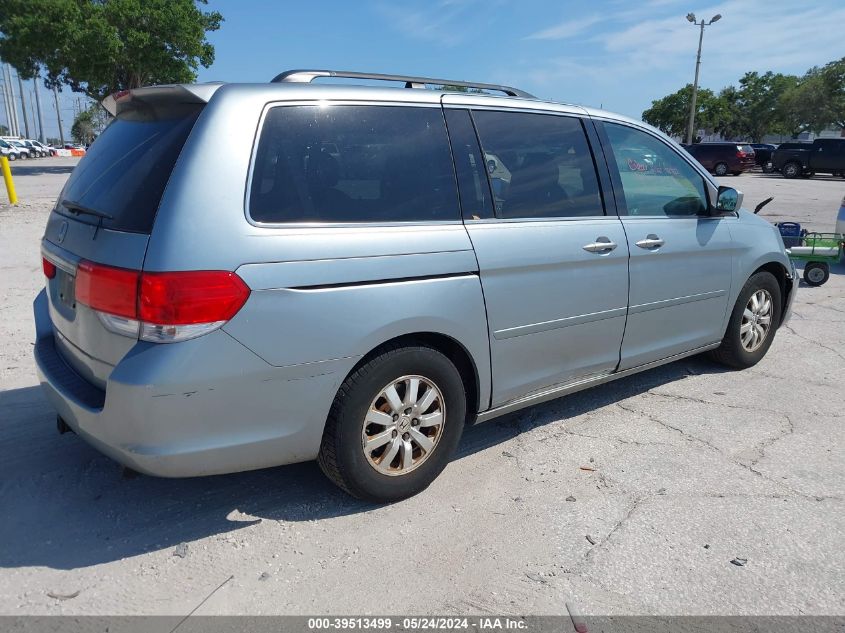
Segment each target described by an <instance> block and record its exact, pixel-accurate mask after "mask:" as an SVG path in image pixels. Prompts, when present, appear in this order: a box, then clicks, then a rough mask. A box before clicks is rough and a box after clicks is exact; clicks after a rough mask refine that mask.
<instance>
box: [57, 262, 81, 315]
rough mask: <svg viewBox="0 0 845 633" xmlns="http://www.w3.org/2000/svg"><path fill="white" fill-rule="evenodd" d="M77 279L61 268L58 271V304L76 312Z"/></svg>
mask: <svg viewBox="0 0 845 633" xmlns="http://www.w3.org/2000/svg"><path fill="white" fill-rule="evenodd" d="M75 286H76V277H74V276H73V275H71V274H70V273H68V272H65V271H64V270H62V269H61V268H59V269H57V270H56V299H57V301H56V303H58V304H59V305H61V306H62V307H63V308H65V309H67V310H72V311H76V294H75V291H74V288H75Z"/></svg>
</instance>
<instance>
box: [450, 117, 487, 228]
mask: <svg viewBox="0 0 845 633" xmlns="http://www.w3.org/2000/svg"><path fill="white" fill-rule="evenodd" d="M446 125H447V126H448V127H449V139H450V141H451V143H452V158H453V159H454V161H455V170H456V172H457V174H458V189H459V190H460V194H461V208H462V210H463V214H464V219H465V220H482V219H486V218H490V217H492V216H493V204H492V200H491V197H490V187H489V185H488V183H487V176H486V175H485V169H486V167H485V165H484V159H482V157H481V151H480V148H479V146H478V138H477V137H476V135H475V129H474V128H473V125H472V119H471V118H470V114H469V110H456V109H447V110H446Z"/></svg>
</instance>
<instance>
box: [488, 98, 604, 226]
mask: <svg viewBox="0 0 845 633" xmlns="http://www.w3.org/2000/svg"><path fill="white" fill-rule="evenodd" d="M472 117H473V119H474V120H475V125H476V129H477V130H478V136H479V137H480V140H481V145H482V148H483V150H484V163H485V166H486V168H487V175H488V177H489V179H490V186H491V189H492V192H493V198H494V201H495V207H496V214H497V215H498V216H499V217H503V218H556V217H558V218H568V217H585V216H596V215H604V206H603V205H602V199H601V194H600V190H599V184H598V179H597V177H596V168H595V164H594V163H593V155H592V153H591V151H590V146H589V143H588V142H587V136H586V134H585V133H584V128H583V125H582V124H581V121H580V120H579V119H577V118H575V117H567V116H558V115H550V114H527V113H523V112H497V111H491V110H477V111H473V113H472Z"/></svg>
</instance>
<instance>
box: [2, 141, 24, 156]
mask: <svg viewBox="0 0 845 633" xmlns="http://www.w3.org/2000/svg"><path fill="white" fill-rule="evenodd" d="M0 155H2V156H5V157H6V158H8V159H9V160H17V159H18V158H20V150H19V149H18V148H17V147H15V146H14V145H12V144H11V143H9V142H8V141H5V140H3V139H2V138H0Z"/></svg>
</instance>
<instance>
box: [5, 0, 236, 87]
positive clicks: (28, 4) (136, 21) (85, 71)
mask: <svg viewBox="0 0 845 633" xmlns="http://www.w3.org/2000/svg"><path fill="white" fill-rule="evenodd" d="M206 1H207V0H3V2H2V3H0V57H2V58H3V59H4V60H5V61H7V62H9V63H11V64H12V65H13V66H14V67H15V68H17V70H18V72H19V73H20V74H21V76H22V77H24V78H29V77H33V76H35V74H36V73H37V72H38V70H39V69H43V70H44V71H45V74H46V76H45V84H46V85H47V86H48V87H52V86H61V85H67V86H70V88H71V89H72V90H74V91H77V92H83V93H85V94H87V95H88V96H89V97H91V98H92V99H95V100H98V101H99V100H101V99H102V98H104V97H105V96H107V95H109V94H111V93H112V92H115V91H118V90H124V89H129V88H137V87H138V86H142V85H149V84H164V83H184V82H191V81H194V80H195V79H196V74H197V70H198V69H199V67H200V66H203V67H208V66H210V65H211V63H212V62H213V61H214V47H213V46H212V45H211V44H210V43H209V42H208V40H207V39H206V33H208V32H210V31H216V30H217V29H218V28H220V23H221V21H222V20H223V17H222V16H221V15H220V13H218V12H216V11H212V12H207V13H206V12H203V11H202V10H201V9H200V7H199V5H204V4H206Z"/></svg>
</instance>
